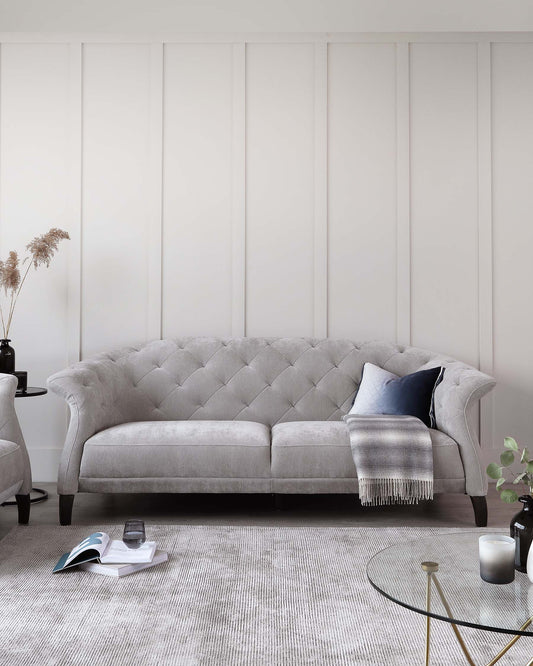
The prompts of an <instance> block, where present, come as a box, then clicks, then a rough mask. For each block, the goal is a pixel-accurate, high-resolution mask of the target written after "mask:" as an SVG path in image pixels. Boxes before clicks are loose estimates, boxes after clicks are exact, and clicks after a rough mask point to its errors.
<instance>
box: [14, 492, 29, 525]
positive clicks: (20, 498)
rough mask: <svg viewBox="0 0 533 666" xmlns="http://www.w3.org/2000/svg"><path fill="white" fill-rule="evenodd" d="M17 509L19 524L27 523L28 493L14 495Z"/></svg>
mask: <svg viewBox="0 0 533 666" xmlns="http://www.w3.org/2000/svg"><path fill="white" fill-rule="evenodd" d="M15 499H16V500H17V509H18V512H19V525H27V524H28V523H29V522H30V506H31V503H30V495H29V493H28V494H27V495H15Z"/></svg>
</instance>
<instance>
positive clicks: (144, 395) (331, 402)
mask: <svg viewBox="0 0 533 666" xmlns="http://www.w3.org/2000/svg"><path fill="white" fill-rule="evenodd" d="M99 358H100V359H107V360H108V361H113V362H115V363H117V364H118V365H120V366H121V368H122V370H123V371H124V372H125V375H126V382H125V388H124V390H126V391H127V392H128V393H129V395H128V398H129V400H128V402H129V404H130V405H132V406H134V413H132V414H131V415H130V417H131V419H132V420H177V419H179V420H185V419H200V420H205V419H213V420H244V421H257V422H260V423H264V424H265V425H268V426H272V425H274V424H276V423H279V422H282V421H317V420H318V421H325V420H340V419H341V418H342V416H343V415H344V414H346V413H347V412H348V411H349V409H350V407H351V405H352V403H353V399H354V395H355V392H356V389H357V387H358V385H359V382H360V380H361V373H362V369H363V365H364V363H365V362H366V361H370V362H372V363H375V364H377V365H379V366H381V367H383V368H386V369H388V370H390V371H391V372H394V373H396V374H399V375H405V374H409V373H410V372H414V371H416V370H418V369H419V368H421V367H431V366H432V365H438V364H440V363H442V362H444V361H445V360H450V361H452V359H445V358H444V357H442V356H438V355H437V354H432V353H431V352H428V351H425V350H421V349H417V348H414V347H407V348H404V347H401V346H398V345H392V344H388V343H383V342H366V343H361V344H356V343H354V342H351V341H349V340H333V339H324V340H315V339H308V338H228V339H219V338H179V339H172V340H157V341H154V342H150V343H148V344H146V345H143V346H142V347H139V348H130V349H126V350H120V351H117V352H111V353H109V354H102V355H101V356H100V357H99Z"/></svg>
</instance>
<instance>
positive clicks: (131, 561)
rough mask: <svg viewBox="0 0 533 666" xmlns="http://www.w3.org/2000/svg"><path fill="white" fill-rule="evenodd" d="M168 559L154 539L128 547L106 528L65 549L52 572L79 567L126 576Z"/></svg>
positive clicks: (106, 574) (94, 571)
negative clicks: (106, 530)
mask: <svg viewBox="0 0 533 666" xmlns="http://www.w3.org/2000/svg"><path fill="white" fill-rule="evenodd" d="M167 560H168V553H166V552H165V551H164V550H157V543H156V542H155V541H146V542H145V543H143V544H142V545H141V546H140V547H139V548H128V546H126V544H125V543H124V542H123V541H117V540H113V539H111V538H110V537H109V534H106V533H105V532H95V533H94V534H91V535H90V536H88V537H87V538H86V539H84V540H83V541H82V542H81V543H79V544H78V545H77V546H76V547H75V548H73V549H72V550H71V551H69V552H68V553H64V554H63V555H62V556H61V557H60V558H59V562H58V563H57V564H56V566H55V567H54V570H53V572H52V573H58V572H59V571H64V570H65V569H70V568H72V567H78V568H80V569H82V570H83V571H91V572H92V573H98V574H102V575H104V576H114V577H115V578H118V577H120V576H127V575H128V574H131V573H135V572H136V571H141V570H142V569H148V568H149V567H153V566H155V565H156V564H161V563H162V562H166V561H167Z"/></svg>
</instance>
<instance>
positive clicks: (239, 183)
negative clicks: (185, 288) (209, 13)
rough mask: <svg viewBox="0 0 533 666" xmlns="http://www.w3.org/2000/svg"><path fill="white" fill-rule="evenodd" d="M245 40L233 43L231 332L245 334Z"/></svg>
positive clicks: (238, 334)
mask: <svg viewBox="0 0 533 666" xmlns="http://www.w3.org/2000/svg"><path fill="white" fill-rule="evenodd" d="M245 105H246V44H244V43H242V44H234V45H233V118H232V124H231V133H232V134H231V219H232V244H231V248H232V249H231V251H232V313H231V333H232V335H234V336H242V335H245V334H246V330H245V322H246V107H245Z"/></svg>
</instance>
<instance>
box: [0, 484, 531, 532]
mask: <svg viewBox="0 0 533 666" xmlns="http://www.w3.org/2000/svg"><path fill="white" fill-rule="evenodd" d="M35 485H36V486H38V487H40V488H44V489H46V490H47V491H48V492H49V495H50V498H49V499H48V500H47V501H46V502H42V503H38V504H32V508H31V516H30V525H58V524H59V520H58V497H57V493H56V486H55V484H54V483H37V482H36V483H35ZM487 500H488V506H489V527H507V526H508V525H509V522H510V520H511V517H512V516H513V515H514V514H515V513H517V512H518V510H519V507H518V505H511V506H510V505H508V504H504V503H503V502H502V501H501V500H500V499H499V496H498V493H497V492H496V490H495V489H494V486H492V487H491V488H490V489H489V495H488V498H487ZM16 514H17V511H16V507H2V508H1V509H0V538H2V537H3V536H5V535H6V534H7V533H8V532H9V530H10V529H11V528H12V527H13V526H14V525H16V523H17V515H16ZM132 517H138V518H142V519H144V520H145V521H146V522H150V523H152V524H163V525H164V524H180V523H181V524H196V525H264V526H283V525H285V526H297V525H304V526H354V527H356V526H361V527H363V526H366V527H379V526H381V527H399V526H405V527H407V526H411V527H418V526H428V527H472V528H473V527H475V523H474V512H473V510H472V506H471V503H470V499H469V497H468V496H466V495H438V496H437V497H436V499H435V500H433V501H432V502H424V503H422V504H420V505H418V506H390V507H371V508H370V507H362V506H361V505H360V504H359V502H358V500H357V499H356V498H354V497H352V496H351V495H299V496H287V497H285V498H284V508H283V510H281V511H279V510H276V509H275V508H274V502H273V498H272V496H271V495H98V494H89V493H82V494H79V495H77V496H76V499H75V502H74V513H73V524H78V525H82V524H85V525H99V524H103V523H110V522H111V523H123V522H124V520H126V519H127V518H132Z"/></svg>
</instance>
